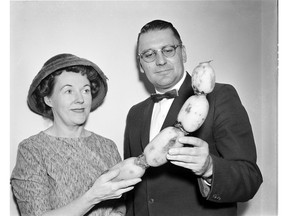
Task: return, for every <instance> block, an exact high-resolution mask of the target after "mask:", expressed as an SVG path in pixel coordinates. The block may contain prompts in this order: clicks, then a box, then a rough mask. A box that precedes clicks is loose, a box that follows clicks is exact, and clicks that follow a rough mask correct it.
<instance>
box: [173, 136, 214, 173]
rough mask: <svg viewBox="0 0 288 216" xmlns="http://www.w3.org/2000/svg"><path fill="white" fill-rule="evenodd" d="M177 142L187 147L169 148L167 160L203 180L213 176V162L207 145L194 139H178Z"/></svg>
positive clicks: (186, 137) (200, 140)
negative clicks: (190, 171)
mask: <svg viewBox="0 0 288 216" xmlns="http://www.w3.org/2000/svg"><path fill="white" fill-rule="evenodd" d="M179 142H180V143H182V144H186V145H190V146H191V147H190V146H189V147H187V146H186V147H185V146H184V147H179V148H171V149H170V150H169V151H168V154H167V159H168V160H169V161H170V162H171V163H172V164H175V165H177V166H181V167H184V168H187V169H190V170H192V171H193V172H194V173H195V174H196V175H199V176H202V177H203V178H207V177H210V176H211V175H212V174H213V161H212V158H211V156H210V155H209V147H208V143H206V142H205V141H204V140H202V139H199V138H196V137H188V136H185V137H180V138H179Z"/></svg>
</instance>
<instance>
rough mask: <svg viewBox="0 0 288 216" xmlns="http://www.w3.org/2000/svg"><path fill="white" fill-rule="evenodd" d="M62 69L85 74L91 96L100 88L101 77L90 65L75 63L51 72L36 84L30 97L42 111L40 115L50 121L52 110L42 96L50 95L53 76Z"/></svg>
mask: <svg viewBox="0 0 288 216" xmlns="http://www.w3.org/2000/svg"><path fill="white" fill-rule="evenodd" d="M63 71H66V72H72V73H81V74H82V75H83V76H84V75H86V76H87V78H88V80H89V81H90V85H91V94H92V98H94V97H96V96H97V95H98V92H99V89H100V81H101V79H100V77H99V75H98V73H95V72H94V68H93V67H91V66H85V65H75V66H70V67H66V68H62V69H59V70H57V71H55V72H54V73H51V74H50V75H49V76H47V77H46V78H45V79H43V80H42V81H41V83H40V84H39V85H38V86H37V88H36V89H35V91H34V93H33V94H32V97H34V98H35V101H36V107H37V109H38V110H39V111H40V112H41V113H42V116H43V117H45V118H48V119H51V120H52V121H53V120H54V116H53V112H52V110H51V107H50V106H48V105H47V104H46V103H45V101H44V97H46V96H48V97H50V96H51V95H52V93H53V90H54V86H55V77H57V76H59V75H60V74H61V73H62V72H63Z"/></svg>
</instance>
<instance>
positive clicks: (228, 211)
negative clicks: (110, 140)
mask: <svg viewBox="0 0 288 216" xmlns="http://www.w3.org/2000/svg"><path fill="white" fill-rule="evenodd" d="M137 52H138V61H139V69H140V71H141V72H142V73H145V74H146V76H147V78H148V80H149V81H150V82H151V83H152V84H153V85H154V87H155V91H156V93H165V92H168V91H170V90H172V89H176V90H177V91H178V94H177V95H178V96H176V97H175V98H172V99H166V98H165V99H163V100H161V101H159V102H154V101H153V100H152V97H150V98H148V99H146V100H144V101H143V102H141V103H139V104H136V105H135V106H133V107H132V108H131V109H130V111H129V113H128V116H127V123H126V130H125V140H124V158H128V157H132V156H138V155H140V154H141V153H142V152H143V150H144V148H145V146H146V145H147V144H148V143H149V141H151V140H152V139H153V137H154V136H156V135H157V134H158V133H159V131H161V130H162V129H164V128H166V127H168V126H172V125H173V124H174V123H175V122H176V120H177V115H178V112H179V111H180V109H181V107H182V105H183V104H184V102H185V101H186V100H187V99H188V98H189V97H190V96H191V95H193V94H194V93H193V90H192V87H191V77H190V75H189V74H188V73H187V72H185V69H184V63H185V62H186V59H187V56H186V50H185V47H184V46H183V44H182V41H181V38H180V35H179V33H178V32H177V30H176V29H175V28H174V27H173V25H172V24H171V23H169V22H166V21H162V20H154V21H152V22H150V23H148V24H146V25H145V26H144V27H143V28H142V29H141V32H140V33H139V35H138V42H137ZM207 99H208V101H209V105H210V108H209V113H208V116H207V118H206V120H205V122H204V124H203V125H202V127H201V128H200V129H198V130H197V131H195V132H192V133H190V134H189V135H187V136H185V137H184V138H181V139H179V141H180V142H181V143H183V144H184V147H181V148H171V149H170V150H169V152H168V154H167V159H168V163H166V164H164V165H162V166H160V167H156V168H154V167H151V168H148V169H147V170H146V173H145V175H144V176H143V179H142V182H141V183H139V184H138V185H137V186H136V187H135V190H133V191H132V192H131V193H130V192H129V193H128V194H127V197H126V198H127V207H128V209H127V215H136V216H148V215H149V216H162V215H163V216H186V215H199V216H205V215H221V216H224V215H237V202H244V201H247V200H249V199H251V198H252V197H253V196H254V195H255V193H256V192H257V190H258V188H259V187H260V185H261V183H262V175H261V172H260V170H259V168H258V166H257V164H256V148H255V143H254V138H253V133H252V129H251V125H250V122H249V119H248V115H247V113H246V111H245V109H244V107H243V106H242V104H241V102H240V99H239V97H238V94H237V92H236V90H235V89H234V88H233V87H232V86H231V85H226V84H218V83H216V85H215V88H214V90H213V92H212V93H210V94H208V95H207Z"/></svg>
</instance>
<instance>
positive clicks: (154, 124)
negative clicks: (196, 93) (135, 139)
mask: <svg viewBox="0 0 288 216" xmlns="http://www.w3.org/2000/svg"><path fill="white" fill-rule="evenodd" d="M186 76H187V74H186V73H184V75H183V77H182V78H181V80H180V81H179V82H178V83H177V84H176V85H175V86H174V87H173V88H171V89H169V90H172V89H176V90H177V91H179V89H180V87H181V85H182V83H183V82H184V80H185V77H186ZM155 91H156V93H158V94H161V92H159V91H157V90H155ZM173 101H174V98H171V99H167V98H164V99H162V100H161V101H159V102H158V103H154V107H153V112H152V116H151V125H150V141H151V140H152V139H153V138H154V137H155V136H156V135H157V134H158V133H159V132H160V130H161V127H162V125H163V123H164V120H165V118H166V116H167V113H168V111H169V109H170V107H171V105H172V103H173Z"/></svg>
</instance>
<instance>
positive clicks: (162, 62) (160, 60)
mask: <svg viewBox="0 0 288 216" xmlns="http://www.w3.org/2000/svg"><path fill="white" fill-rule="evenodd" d="M166 63H167V59H166V57H165V56H164V55H163V53H162V51H161V50H159V51H157V53H156V65H165V64H166Z"/></svg>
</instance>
